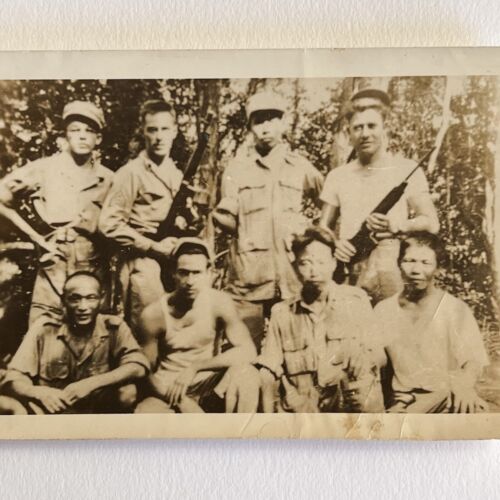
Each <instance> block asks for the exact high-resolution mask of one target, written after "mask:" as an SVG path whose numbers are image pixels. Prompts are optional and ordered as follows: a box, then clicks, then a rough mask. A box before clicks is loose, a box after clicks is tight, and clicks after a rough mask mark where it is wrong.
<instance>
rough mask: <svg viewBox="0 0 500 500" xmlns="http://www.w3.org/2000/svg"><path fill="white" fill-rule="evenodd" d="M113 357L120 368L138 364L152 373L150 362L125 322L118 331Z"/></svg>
mask: <svg viewBox="0 0 500 500" xmlns="http://www.w3.org/2000/svg"><path fill="white" fill-rule="evenodd" d="M112 356H113V359H114V360H115V362H116V364H117V365H119V366H122V365H126V364H128V363H136V364H138V365H141V366H143V367H144V368H145V369H146V373H149V371H150V365H149V361H148V360H147V358H146V356H145V355H144V354H143V352H142V349H141V348H140V346H139V344H138V343H137V341H136V340H135V338H134V336H133V335H132V332H131V331H130V328H129V327H128V325H127V324H126V323H125V322H122V323H120V326H119V327H118V329H117V331H116V341H115V342H114V346H113V352H112Z"/></svg>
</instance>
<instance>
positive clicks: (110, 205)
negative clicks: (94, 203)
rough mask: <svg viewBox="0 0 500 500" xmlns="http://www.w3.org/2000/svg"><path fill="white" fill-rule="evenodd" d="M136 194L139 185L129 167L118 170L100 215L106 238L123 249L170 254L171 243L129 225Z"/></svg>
mask: <svg viewBox="0 0 500 500" xmlns="http://www.w3.org/2000/svg"><path fill="white" fill-rule="evenodd" d="M136 197H137V188H136V186H135V182H134V178H133V175H132V173H131V172H130V170H129V169H127V168H125V169H124V170H119V171H118V172H117V173H116V174H115V176H114V178H113V182H112V184H111V187H110V189H109V191H108V194H107V196H106V199H105V200H104V204H103V207H102V210H101V214H100V217H99V224H98V229H99V231H100V232H101V233H102V234H103V235H104V236H106V237H107V238H109V239H111V240H114V241H115V242H116V243H118V245H120V246H121V247H123V248H134V249H136V250H139V251H140V252H142V253H148V252H152V253H156V254H159V255H169V254H170V251H171V250H172V248H171V246H172V245H169V246H168V248H164V245H163V244H162V242H156V241H154V240H152V239H151V238H148V237H146V236H144V235H142V234H141V233H139V231H137V230H136V229H134V228H133V227H132V226H131V225H130V224H129V221H130V215H131V213H132V208H133V206H134V202H135V199H136Z"/></svg>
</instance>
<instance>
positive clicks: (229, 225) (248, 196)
mask: <svg viewBox="0 0 500 500" xmlns="http://www.w3.org/2000/svg"><path fill="white" fill-rule="evenodd" d="M285 109H286V107H285V103H284V101H283V99H282V98H281V97H280V96H279V95H278V94H275V93H272V92H268V91H262V92H259V93H257V94H255V95H253V96H251V97H250V99H249V100H248V102H247V105H246V113H247V117H248V128H249V130H250V132H251V134H252V137H253V140H254V144H253V145H252V146H251V147H250V148H249V149H248V151H246V152H245V153H240V154H237V155H236V157H235V158H234V159H233V160H232V161H231V163H230V164H229V165H228V166H227V168H226V169H225V171H224V176H223V180H222V186H221V194H222V198H221V201H220V203H219V205H218V206H217V207H216V210H215V212H214V214H213V218H214V222H215V223H216V224H217V225H218V226H219V227H220V228H222V229H223V230H225V231H228V232H230V233H232V234H234V238H233V240H232V243H231V248H230V262H229V283H230V285H229V291H230V292H231V293H232V294H233V296H234V298H235V299H236V300H237V304H238V309H239V312H240V315H241V316H242V318H243V319H244V321H245V323H246V324H247V326H248V328H249V330H250V333H251V335H252V338H253V340H254V342H255V344H256V346H257V349H259V350H260V345H261V341H262V337H263V333H264V319H265V318H266V317H268V316H269V311H270V308H271V306H272V305H273V304H274V303H276V302H277V301H278V300H280V299H286V298H288V297H291V296H293V295H294V294H295V293H296V292H297V291H298V290H299V288H300V284H299V282H298V280H297V277H296V275H295V271H294V269H293V265H292V260H293V256H292V254H291V249H290V243H291V238H292V235H293V234H294V233H299V232H301V231H303V229H304V228H305V226H306V219H305V217H304V216H303V215H302V208H303V200H304V196H305V195H307V196H310V197H311V198H312V199H314V200H317V199H318V196H319V193H320V191H321V187H322V185H323V176H322V175H321V173H320V172H319V171H318V170H316V168H314V167H313V165H312V164H311V163H310V162H309V161H308V160H307V159H306V158H304V157H303V156H302V155H300V154H299V153H296V152H293V151H291V150H290V148H289V146H288V144H287V143H286V142H285V141H284V140H283V134H284V132H285V121H284V119H283V118H284V113H285Z"/></svg>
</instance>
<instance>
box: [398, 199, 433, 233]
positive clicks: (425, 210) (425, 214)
mask: <svg viewBox="0 0 500 500" xmlns="http://www.w3.org/2000/svg"><path fill="white" fill-rule="evenodd" d="M408 202H409V205H410V208H411V209H412V210H413V211H414V213H415V216H414V217H413V218H411V219H407V220H406V221H405V222H404V223H403V225H402V227H400V228H399V230H400V231H401V232H403V233H409V232H412V231H429V232H430V233H433V234H437V233H438V231H439V219H438V215H437V210H436V207H435V206H434V202H433V201H432V198H431V195H430V193H428V192H427V193H419V194H417V195H414V196H411V197H409V198H408Z"/></svg>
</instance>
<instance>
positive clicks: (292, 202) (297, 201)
mask: <svg viewBox="0 0 500 500" xmlns="http://www.w3.org/2000/svg"><path fill="white" fill-rule="evenodd" d="M279 186H280V192H281V200H282V204H283V209H284V210H285V211H291V212H295V213H300V211H301V208H302V198H303V182H302V181H301V179H299V178H297V177H296V176H290V177H288V178H284V179H281V180H280V181H279Z"/></svg>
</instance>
